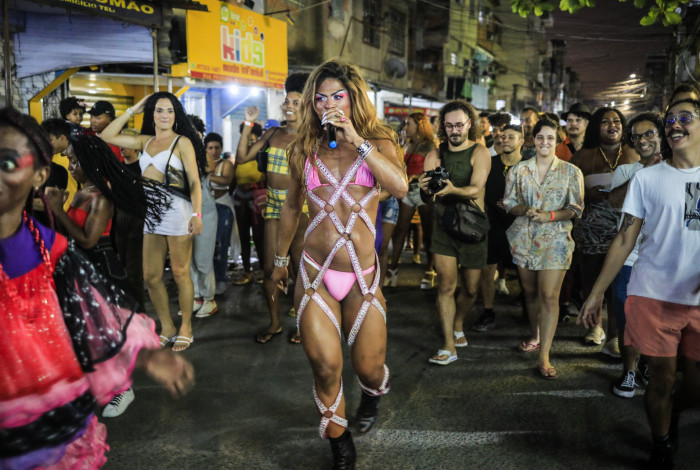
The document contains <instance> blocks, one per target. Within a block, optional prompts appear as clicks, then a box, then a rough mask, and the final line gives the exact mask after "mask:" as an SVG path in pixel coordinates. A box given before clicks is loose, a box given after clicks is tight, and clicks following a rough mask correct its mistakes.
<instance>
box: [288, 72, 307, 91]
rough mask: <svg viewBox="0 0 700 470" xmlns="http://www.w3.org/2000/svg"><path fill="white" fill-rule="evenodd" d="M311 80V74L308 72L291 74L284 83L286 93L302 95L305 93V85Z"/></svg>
mask: <svg viewBox="0 0 700 470" xmlns="http://www.w3.org/2000/svg"><path fill="white" fill-rule="evenodd" d="M308 79H309V74H308V73H306V72H297V73H292V74H290V75H289V76H288V77H287V79H286V80H285V81H284V92H285V93H287V94H289V93H294V92H296V93H302V92H303V91H304V85H306V81H307V80H308Z"/></svg>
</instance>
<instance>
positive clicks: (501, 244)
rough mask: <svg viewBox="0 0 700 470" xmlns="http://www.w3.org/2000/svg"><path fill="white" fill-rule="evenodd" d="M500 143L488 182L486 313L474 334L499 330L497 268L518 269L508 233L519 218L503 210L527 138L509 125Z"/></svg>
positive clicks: (484, 271) (483, 280)
mask: <svg viewBox="0 0 700 470" xmlns="http://www.w3.org/2000/svg"><path fill="white" fill-rule="evenodd" d="M498 140H499V141H500V142H499V143H500V147H501V150H502V153H501V154H500V155H496V156H495V157H492V158H491V171H490V172H489V176H488V178H487V179H486V194H485V201H486V212H488V214H489V222H490V223H491V229H490V230H489V233H488V251H487V255H486V267H484V268H483V269H482V270H481V292H482V295H483V298H484V313H483V314H482V315H481V316H480V317H479V318H478V319H477V320H476V322H474V324H473V325H472V330H474V331H487V330H489V329H491V328H493V327H494V326H495V319H496V316H495V314H494V311H493V299H494V297H495V295H496V285H495V283H494V282H493V278H494V275H495V273H496V269H497V267H498V266H499V265H500V266H501V268H513V267H515V266H514V265H513V257H512V256H511V254H510V246H509V245H508V239H507V238H506V230H508V227H510V224H512V223H513V220H515V217H514V216H512V215H511V214H509V213H507V212H506V210H505V209H504V208H503V196H504V194H505V191H506V175H507V174H508V171H509V170H510V168H512V167H513V166H514V165H515V164H517V163H518V162H520V160H521V159H522V156H521V155H520V148H521V147H522V145H523V134H522V130H521V129H520V126H515V125H512V124H508V125H507V126H505V127H504V128H503V131H502V135H500V136H499V137H498Z"/></svg>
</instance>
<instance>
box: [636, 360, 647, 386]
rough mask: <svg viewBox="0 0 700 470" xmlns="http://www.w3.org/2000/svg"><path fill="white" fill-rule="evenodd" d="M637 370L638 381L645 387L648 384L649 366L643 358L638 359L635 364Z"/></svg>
mask: <svg viewBox="0 0 700 470" xmlns="http://www.w3.org/2000/svg"><path fill="white" fill-rule="evenodd" d="M637 369H638V370H639V380H640V381H641V382H642V385H644V386H645V387H646V386H647V384H648V383H649V364H647V361H646V359H644V356H640V357H639V362H638V363H637Z"/></svg>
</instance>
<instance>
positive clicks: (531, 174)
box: [503, 158, 583, 271]
mask: <svg viewBox="0 0 700 470" xmlns="http://www.w3.org/2000/svg"><path fill="white" fill-rule="evenodd" d="M503 205H504V206H505V209H506V211H508V212H510V211H511V209H513V207H515V206H518V205H525V206H530V207H534V208H535V209H540V210H542V211H544V212H549V211H558V210H562V209H569V210H572V211H573V212H574V213H575V214H576V217H581V213H582V212H583V174H582V173H581V170H579V169H578V168H577V167H576V166H574V165H572V164H570V163H567V162H565V161H562V160H560V159H559V158H555V159H554V161H553V162H552V166H551V167H550V168H549V170H548V171H547V174H546V175H545V177H544V182H543V183H542V184H540V183H539V176H538V171H537V159H536V158H532V159H529V160H524V161H521V162H520V163H518V164H517V165H515V166H514V167H513V168H511V170H510V171H509V172H508V176H507V178H506V192H505V196H504V198H503ZM572 226H573V222H572V221H571V220H557V221H554V222H545V223H539V222H534V221H532V220H530V219H529V218H528V217H526V216H524V215H523V216H519V217H516V219H515V222H513V224H512V225H511V226H510V228H509V229H508V230H507V231H506V235H507V237H508V243H509V244H510V250H511V253H512V255H513V262H514V263H515V264H516V265H517V266H520V267H521V268H525V269H529V270H531V271H542V270H545V269H569V266H570V265H571V255H572V253H573V252H574V240H573V238H572V237H571V228H572Z"/></svg>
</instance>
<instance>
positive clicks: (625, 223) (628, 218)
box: [620, 212, 637, 232]
mask: <svg viewBox="0 0 700 470" xmlns="http://www.w3.org/2000/svg"><path fill="white" fill-rule="evenodd" d="M635 219H637V217H635V216H633V215H629V214H628V213H627V212H625V217H624V218H623V219H622V224H621V225H620V232H624V231H626V230H627V229H628V228H630V227H631V226H632V224H633V223H634V221H635Z"/></svg>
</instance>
